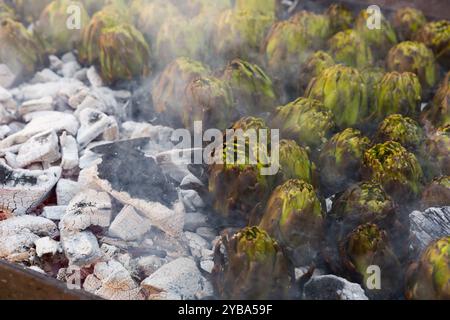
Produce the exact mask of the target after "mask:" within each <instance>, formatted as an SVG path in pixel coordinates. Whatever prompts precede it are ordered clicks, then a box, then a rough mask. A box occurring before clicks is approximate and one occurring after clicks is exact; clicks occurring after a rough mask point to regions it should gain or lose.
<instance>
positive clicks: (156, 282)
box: [141, 258, 210, 300]
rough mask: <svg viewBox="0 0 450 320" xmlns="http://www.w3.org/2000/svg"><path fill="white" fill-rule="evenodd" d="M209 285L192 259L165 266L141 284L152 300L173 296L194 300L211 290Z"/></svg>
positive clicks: (182, 259)
mask: <svg viewBox="0 0 450 320" xmlns="http://www.w3.org/2000/svg"><path fill="white" fill-rule="evenodd" d="M209 285H210V284H209V283H208V281H207V280H206V279H205V278H204V277H203V276H202V274H201V272H200V270H199V269H198V268H197V265H196V264H195V261H194V260H192V259H190V258H178V259H176V260H174V261H172V262H169V263H167V264H165V265H163V266H162V267H161V268H159V269H158V270H156V271H155V272H154V273H153V274H152V275H151V276H150V277H148V278H146V279H145V280H144V281H142V283H141V286H142V287H143V288H144V289H146V290H148V292H149V298H150V299H159V298H161V297H164V296H165V295H166V294H171V295H173V296H177V297H179V298H180V299H186V300H192V299H195V298H196V297H197V296H199V295H202V292H203V291H205V289H209V288H208V287H209Z"/></svg>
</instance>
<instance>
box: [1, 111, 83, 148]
mask: <svg viewBox="0 0 450 320" xmlns="http://www.w3.org/2000/svg"><path fill="white" fill-rule="evenodd" d="M78 126H79V125H78V120H77V119H76V118H75V117H74V116H73V115H71V114H69V113H63V112H58V111H48V112H46V114H45V116H40V117H36V118H33V120H31V121H30V122H29V123H28V124H27V125H26V126H25V127H24V128H23V129H22V130H20V131H18V132H16V133H14V134H12V135H10V136H8V137H7V138H6V139H3V140H2V141H0V148H7V147H10V146H12V145H15V144H20V143H24V142H26V141H27V140H28V139H29V138H31V137H32V136H34V135H36V134H39V133H42V132H44V131H48V130H54V131H55V132H61V131H67V132H68V133H70V134H72V135H75V134H76V133H77V132H78Z"/></svg>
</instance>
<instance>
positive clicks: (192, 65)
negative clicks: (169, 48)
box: [152, 58, 210, 122]
mask: <svg viewBox="0 0 450 320" xmlns="http://www.w3.org/2000/svg"><path fill="white" fill-rule="evenodd" d="M209 73H210V70H209V68H208V67H207V66H205V65H203V64H202V63H201V62H198V61H194V60H191V59H188V58H178V59H176V60H174V61H173V62H172V63H170V64H169V65H168V66H167V67H166V68H165V69H164V71H163V72H162V73H161V74H160V75H159V77H158V79H157V80H156V81H155V83H154V86H153V89H152V97H153V105H154V108H155V111H156V112H157V113H164V112H165V113H167V114H170V115H179V114H180V110H181V109H182V103H181V101H182V99H183V97H184V94H185V89H186V86H187V85H188V84H189V83H190V82H191V81H192V80H194V79H196V78H200V77H203V76H207V75H208V74H209ZM177 120H178V122H182V119H177Z"/></svg>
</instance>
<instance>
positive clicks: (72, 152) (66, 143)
mask: <svg viewBox="0 0 450 320" xmlns="http://www.w3.org/2000/svg"><path fill="white" fill-rule="evenodd" d="M59 141H60V144H61V153H62V160H61V167H62V168H63V169H64V170H71V169H74V168H76V167H78V164H79V157H78V144H77V140H75V138H74V137H72V136H71V135H67V133H66V132H65V131H64V132H63V133H62V135H61V136H60V137H59Z"/></svg>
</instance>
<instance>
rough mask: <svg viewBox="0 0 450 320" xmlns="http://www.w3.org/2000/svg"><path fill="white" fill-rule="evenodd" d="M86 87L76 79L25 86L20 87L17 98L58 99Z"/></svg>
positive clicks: (63, 79) (24, 99) (23, 99)
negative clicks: (47, 97) (46, 97)
mask: <svg viewBox="0 0 450 320" xmlns="http://www.w3.org/2000/svg"><path fill="white" fill-rule="evenodd" d="M82 87H85V85H84V84H83V83H82V82H81V81H78V80H76V79H68V78H61V79H60V80H58V81H53V82H45V83H35V84H25V85H22V86H20V87H19V88H20V92H19V93H18V94H17V98H18V99H19V100H22V101H26V100H34V99H41V98H43V97H45V96H51V97H53V98H54V99H55V98H57V97H58V96H59V95H60V94H61V92H65V93H67V92H76V91H78V90H79V89H80V88H82Z"/></svg>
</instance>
